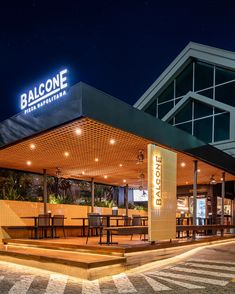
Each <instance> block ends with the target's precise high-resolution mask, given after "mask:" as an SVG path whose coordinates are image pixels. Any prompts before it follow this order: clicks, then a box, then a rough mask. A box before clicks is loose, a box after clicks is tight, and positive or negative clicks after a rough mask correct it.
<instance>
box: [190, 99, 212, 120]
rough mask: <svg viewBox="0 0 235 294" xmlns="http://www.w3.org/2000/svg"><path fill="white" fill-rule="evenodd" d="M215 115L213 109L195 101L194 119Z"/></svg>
mask: <svg viewBox="0 0 235 294" xmlns="http://www.w3.org/2000/svg"><path fill="white" fill-rule="evenodd" d="M212 114H213V107H212V106H209V105H207V104H205V103H201V102H199V101H196V100H195V101H194V118H201V117H204V116H209V115H212Z"/></svg>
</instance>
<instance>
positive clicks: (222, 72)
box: [215, 67, 235, 85]
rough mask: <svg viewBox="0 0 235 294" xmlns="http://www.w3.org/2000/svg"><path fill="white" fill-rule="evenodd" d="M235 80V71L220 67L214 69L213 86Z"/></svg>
mask: <svg viewBox="0 0 235 294" xmlns="http://www.w3.org/2000/svg"><path fill="white" fill-rule="evenodd" d="M234 79H235V71H232V70H229V69H225V68H222V67H216V68H215V84H216V85H218V84H222V83H225V82H228V81H231V80H234Z"/></svg>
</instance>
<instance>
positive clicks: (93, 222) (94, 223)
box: [86, 212, 102, 244]
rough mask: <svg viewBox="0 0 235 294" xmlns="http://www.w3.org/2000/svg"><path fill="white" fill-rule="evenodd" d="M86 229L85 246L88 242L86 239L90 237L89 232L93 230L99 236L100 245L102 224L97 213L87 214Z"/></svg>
mask: <svg viewBox="0 0 235 294" xmlns="http://www.w3.org/2000/svg"><path fill="white" fill-rule="evenodd" d="M87 217H88V228H87V230H88V231H87V238H86V244H87V242H88V238H89V237H90V232H92V231H93V230H94V229H95V231H96V234H97V235H98V233H99V234H100V243H101V235H102V223H101V218H100V214H99V213H93V212H91V213H88V214H87Z"/></svg>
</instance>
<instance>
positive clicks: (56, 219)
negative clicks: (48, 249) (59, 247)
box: [52, 214, 66, 238]
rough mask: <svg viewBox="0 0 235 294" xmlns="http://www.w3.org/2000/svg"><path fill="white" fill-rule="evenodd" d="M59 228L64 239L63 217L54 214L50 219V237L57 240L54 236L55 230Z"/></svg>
mask: <svg viewBox="0 0 235 294" xmlns="http://www.w3.org/2000/svg"><path fill="white" fill-rule="evenodd" d="M58 228H61V229H62V230H63V234H64V238H66V236H65V229H64V215H63V214H55V215H54V216H53V218H52V236H53V237H54V238H57V236H56V229H58Z"/></svg>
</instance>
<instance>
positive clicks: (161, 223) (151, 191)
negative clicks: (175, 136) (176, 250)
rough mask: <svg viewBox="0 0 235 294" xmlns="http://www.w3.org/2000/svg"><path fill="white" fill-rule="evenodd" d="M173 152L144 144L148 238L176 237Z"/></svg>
mask: <svg viewBox="0 0 235 294" xmlns="http://www.w3.org/2000/svg"><path fill="white" fill-rule="evenodd" d="M176 170H177V156H176V153H175V152H172V151H170V150H167V149H164V148H161V147H158V146H156V145H153V144H149V145H148V197H149V198H148V219H149V220H148V225H149V241H151V242H153V241H159V240H167V239H168V240H169V239H174V238H175V237H176Z"/></svg>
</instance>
